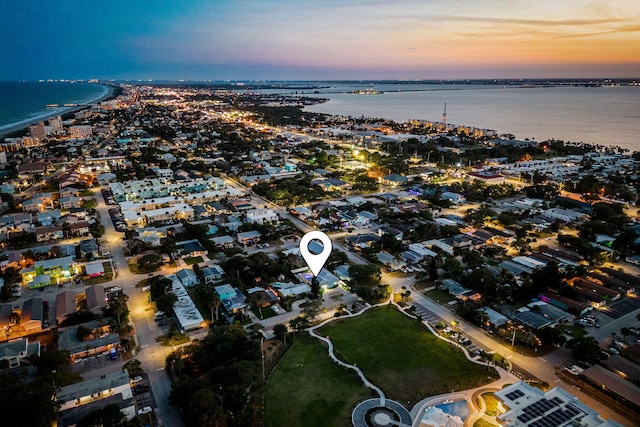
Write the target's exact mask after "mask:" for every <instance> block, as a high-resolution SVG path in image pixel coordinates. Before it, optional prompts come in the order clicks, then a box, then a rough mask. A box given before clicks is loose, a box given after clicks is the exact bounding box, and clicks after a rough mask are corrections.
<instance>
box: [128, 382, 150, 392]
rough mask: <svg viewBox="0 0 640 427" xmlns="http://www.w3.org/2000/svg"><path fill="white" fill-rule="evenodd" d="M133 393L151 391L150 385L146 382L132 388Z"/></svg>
mask: <svg viewBox="0 0 640 427" xmlns="http://www.w3.org/2000/svg"><path fill="white" fill-rule="evenodd" d="M131 390H132V391H133V394H141V393H146V392H148V391H149V386H148V385H146V384H140V385H137V386H135V387H133V388H132V389H131Z"/></svg>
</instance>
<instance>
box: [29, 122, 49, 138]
mask: <svg viewBox="0 0 640 427" xmlns="http://www.w3.org/2000/svg"><path fill="white" fill-rule="evenodd" d="M29 135H31V137H32V138H36V139H37V140H39V141H44V140H45V138H46V137H47V132H46V131H45V129H44V122H43V121H39V122H38V124H37V125H31V126H29Z"/></svg>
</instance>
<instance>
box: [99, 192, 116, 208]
mask: <svg viewBox="0 0 640 427" xmlns="http://www.w3.org/2000/svg"><path fill="white" fill-rule="evenodd" d="M100 191H101V192H102V198H103V199H104V202H105V203H106V204H107V205H115V204H116V201H115V199H114V198H113V194H111V191H109V190H107V189H102V190H100Z"/></svg>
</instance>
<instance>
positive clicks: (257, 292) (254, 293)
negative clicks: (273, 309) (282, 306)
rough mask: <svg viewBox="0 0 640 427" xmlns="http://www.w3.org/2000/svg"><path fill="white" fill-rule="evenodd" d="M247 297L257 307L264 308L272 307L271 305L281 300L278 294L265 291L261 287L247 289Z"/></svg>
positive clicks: (268, 290)
mask: <svg viewBox="0 0 640 427" xmlns="http://www.w3.org/2000/svg"><path fill="white" fill-rule="evenodd" d="M247 295H249V299H250V300H251V302H252V304H253V305H254V306H256V307H257V306H258V305H260V306H262V307H270V306H271V305H273V304H275V303H277V302H278V300H279V299H280V298H279V297H278V294H276V293H275V292H274V291H273V290H271V289H263V288H260V287H254V288H251V289H247Z"/></svg>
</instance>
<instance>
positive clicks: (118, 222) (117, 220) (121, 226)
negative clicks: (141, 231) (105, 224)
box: [109, 208, 127, 233]
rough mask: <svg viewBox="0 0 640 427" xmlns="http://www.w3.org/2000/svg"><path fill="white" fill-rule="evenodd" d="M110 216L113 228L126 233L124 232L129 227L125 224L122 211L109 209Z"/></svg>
mask: <svg viewBox="0 0 640 427" xmlns="http://www.w3.org/2000/svg"><path fill="white" fill-rule="evenodd" d="M109 216H110V217H111V222H112V223H113V228H115V229H116V231H119V232H121V233H124V231H125V230H126V229H127V226H126V225H125V223H124V217H123V216H122V214H121V213H120V210H118V209H116V208H111V209H109Z"/></svg>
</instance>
